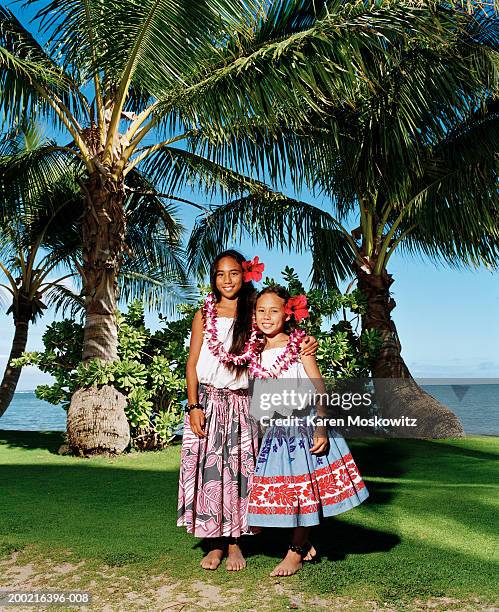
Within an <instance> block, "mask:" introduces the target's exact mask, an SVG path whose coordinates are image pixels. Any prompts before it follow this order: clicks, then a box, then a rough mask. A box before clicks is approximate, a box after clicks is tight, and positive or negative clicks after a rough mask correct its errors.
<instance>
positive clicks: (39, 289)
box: [0, 126, 187, 416]
mask: <svg viewBox="0 0 499 612" xmlns="http://www.w3.org/2000/svg"><path fill="white" fill-rule="evenodd" d="M64 161H67V160H64V155H63V156H62V157H61V156H59V153H58V152H57V151H56V149H55V143H53V142H51V141H48V140H47V139H45V138H44V136H43V134H42V132H41V131H40V130H39V128H37V127H36V126H31V127H29V128H26V129H22V130H18V131H17V132H16V133H15V134H11V135H8V136H7V137H6V138H5V139H4V140H3V141H2V143H1V146H0V184H1V187H2V196H3V198H2V202H1V204H0V212H1V215H0V270H2V271H3V273H4V276H5V278H6V283H2V284H1V285H0V286H2V287H3V288H4V289H5V290H6V291H7V292H8V294H10V297H11V303H10V306H9V308H8V310H7V313H11V314H12V316H13V319H14V325H15V333H14V339H13V343H12V349H11V352H10V356H9V360H8V362H7V367H6V370H5V373H4V376H3V380H2V383H1V386H0V416H2V414H3V413H4V412H5V410H6V409H7V408H8V406H9V404H10V402H11V400H12V397H13V394H14V392H15V389H16V385H17V382H18V380H19V376H20V373H21V368H19V367H14V366H12V365H11V361H12V360H13V359H16V358H18V357H20V356H21V355H22V353H23V352H24V351H25V349H26V344H27V340H28V329H29V324H30V323H32V322H34V321H35V320H36V319H37V318H38V317H41V316H42V315H43V311H44V310H45V309H46V308H47V306H54V307H55V309H56V311H57V310H62V311H63V313H64V312H65V311H66V310H68V309H69V310H70V311H71V314H72V316H74V315H75V314H76V313H77V312H78V311H81V310H82V309H83V299H82V297H81V296H80V295H79V292H75V291H73V290H72V289H71V288H68V286H67V282H68V281H69V279H73V278H74V277H77V276H78V271H79V270H80V269H81V223H80V222H79V218H80V217H81V215H82V213H83V205H84V200H83V197H82V193H81V191H80V189H79V185H78V180H79V179H80V177H81V175H82V169H81V168H79V167H78V165H77V164H76V165H75V164H72V165H71V164H69V165H66V164H65V163H64ZM132 184H133V185H134V188H133V189H132V190H131V193H130V194H128V195H127V198H126V202H125V211H126V214H127V216H128V217H129V218H131V219H133V220H134V223H133V224H132V226H131V228H134V231H129V232H128V233H127V236H126V243H127V248H128V253H127V255H126V257H125V261H124V264H123V266H122V268H121V272H120V280H121V282H122V284H123V292H122V297H123V298H124V299H134V298H137V297H140V298H143V299H144V301H146V300H147V301H148V302H149V304H150V305H152V306H156V307H159V306H164V305H165V304H166V303H167V302H171V300H172V299H175V298H176V297H183V294H182V293H181V291H180V289H181V287H182V286H184V287H187V284H186V276H185V273H184V264H183V260H182V250H181V248H180V241H181V237H182V227H181V226H180V225H179V224H178V223H177V222H176V221H175V218H174V216H173V213H174V210H173V209H172V207H168V206H165V205H164V203H163V202H161V201H158V199H157V197H156V196H155V195H151V194H154V190H152V191H151V194H149V193H148V191H147V190H148V189H149V190H151V189H152V186H151V184H150V182H149V181H146V179H145V178H144V177H142V176H141V175H140V174H139V173H138V172H137V171H136V172H135V173H134V174H133V176H132ZM138 226H140V231H137V227H138ZM57 274H61V276H59V277H58V278H53V276H54V275H56V276H57ZM76 284H77V285H78V284H79V283H78V282H77V283H76ZM172 289H173V291H172ZM175 291H176V292H177V293H179V295H178V296H175ZM44 302H46V303H44Z"/></svg>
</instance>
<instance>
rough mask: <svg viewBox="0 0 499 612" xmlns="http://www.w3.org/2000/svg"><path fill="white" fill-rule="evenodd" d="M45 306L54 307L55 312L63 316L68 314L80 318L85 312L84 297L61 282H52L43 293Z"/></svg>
mask: <svg viewBox="0 0 499 612" xmlns="http://www.w3.org/2000/svg"><path fill="white" fill-rule="evenodd" d="M44 300H45V302H46V303H47V306H49V307H51V308H54V310H55V312H57V313H59V314H61V315H62V316H63V317H66V316H68V315H69V316H70V317H71V319H76V317H78V318H80V319H82V318H83V315H84V312H85V303H84V298H83V297H82V296H81V295H80V294H78V293H75V292H74V291H73V290H72V289H71V288H70V287H67V286H65V285H62V284H54V285H52V286H51V287H50V288H48V289H47V290H46V291H45V293H44Z"/></svg>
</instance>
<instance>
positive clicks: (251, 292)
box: [210, 249, 256, 376]
mask: <svg viewBox="0 0 499 612" xmlns="http://www.w3.org/2000/svg"><path fill="white" fill-rule="evenodd" d="M224 257H231V258H232V259H235V260H236V261H237V263H238V264H240V265H241V266H242V264H243V261H246V259H245V257H244V256H243V255H242V254H241V253H239V251H235V250H233V249H229V250H228V251H224V252H223V253H219V254H218V255H217V256H216V257H215V259H214V260H213V262H212V264H211V268H210V285H211V291H212V292H213V293H214V294H215V297H216V299H217V302H219V301H220V298H221V297H222V296H221V294H220V291H219V290H218V289H217V280H216V279H217V264H218V262H219V261H220V260H221V259H223V258H224ZM255 296H256V289H255V287H254V286H253V283H252V282H251V281H250V282H248V283H245V282H244V281H243V284H242V287H241V289H240V291H239V293H238V296H237V310H236V319H235V321H234V327H233V334H232V346H231V347H230V349H229V352H231V353H234V354H236V355H240V354H241V353H242V352H243V349H244V345H245V344H246V342H247V341H248V340H249V337H250V335H251V327H252V318H253V309H254V304H255ZM228 368H229V370H232V371H233V372H237V375H238V376H239V375H240V374H241V373H242V372H244V371H245V370H246V366H244V365H242V366H236V365H233V364H229V365H228Z"/></svg>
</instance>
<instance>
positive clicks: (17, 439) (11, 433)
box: [0, 429, 64, 455]
mask: <svg viewBox="0 0 499 612" xmlns="http://www.w3.org/2000/svg"><path fill="white" fill-rule="evenodd" d="M61 444H64V432H63V431H19V430H9V429H0V445H3V446H7V448H26V449H42V450H47V451H49V453H51V454H53V455H57V451H58V450H59V447H60V446H61Z"/></svg>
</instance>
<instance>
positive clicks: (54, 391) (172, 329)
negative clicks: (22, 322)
mask: <svg viewBox="0 0 499 612" xmlns="http://www.w3.org/2000/svg"><path fill="white" fill-rule="evenodd" d="M179 311H180V315H181V316H180V318H179V319H178V320H176V321H167V320H166V318H164V317H161V320H162V322H163V323H164V326H163V328H162V329H161V330H159V331H157V332H155V333H151V332H150V330H149V329H147V328H146V326H145V322H144V308H143V306H142V304H141V303H140V302H139V301H134V302H132V303H131V304H130V305H129V307H128V311H127V312H126V313H125V314H123V313H118V315H117V323H118V343H119V346H118V359H117V360H116V361H114V362H112V363H104V362H101V361H99V360H92V361H88V362H85V363H83V362H82V361H81V355H82V347H83V325H82V324H80V323H77V322H75V321H72V320H69V319H65V320H63V321H55V322H53V323H51V324H50V325H49V326H48V327H47V329H46V331H45V333H44V335H43V337H42V340H43V344H44V347H45V348H44V350H43V351H39V352H32V353H24V355H23V356H22V357H21V358H20V359H19V360H17V365H22V366H24V365H36V366H37V367H38V368H39V369H40V370H41V371H42V372H46V373H48V374H51V375H52V376H53V377H54V378H55V382H54V383H53V384H49V385H39V386H38V387H37V388H36V390H35V393H36V396H37V397H38V398H39V399H42V400H45V401H47V402H50V403H51V404H61V405H62V406H63V408H64V409H66V410H67V409H68V408H69V404H70V402H71V397H72V395H73V393H74V391H75V390H76V389H77V388H79V387H91V386H94V385H96V386H101V385H105V384H111V385H113V386H114V387H116V388H117V389H119V390H120V391H121V392H122V393H123V394H124V395H125V396H126V398H127V408H126V416H127V419H128V421H129V423H130V431H131V439H132V447H133V448H136V449H139V450H146V449H147V450H150V449H157V448H162V447H163V446H164V445H165V444H166V443H167V442H168V441H169V440H171V439H172V438H173V437H174V435H175V432H176V431H177V430H178V428H179V425H180V424H181V423H182V421H183V408H182V402H183V400H184V399H185V397H186V385H185V364H186V360H187V355H188V350H187V349H186V347H185V340H186V338H187V336H188V334H189V331H190V327H191V324H192V318H193V316H194V312H195V306H191V305H189V306H187V305H182V306H179Z"/></svg>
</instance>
